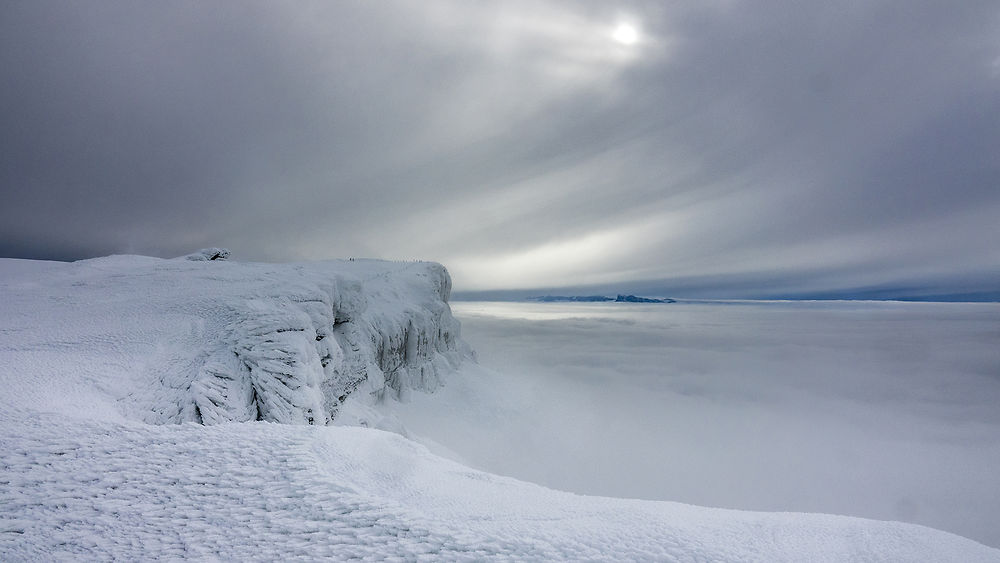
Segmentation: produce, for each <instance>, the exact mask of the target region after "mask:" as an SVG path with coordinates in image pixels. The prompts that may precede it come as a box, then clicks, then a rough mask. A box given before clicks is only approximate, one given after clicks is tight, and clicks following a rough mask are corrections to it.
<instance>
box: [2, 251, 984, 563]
mask: <svg viewBox="0 0 1000 563" xmlns="http://www.w3.org/2000/svg"><path fill="white" fill-rule="evenodd" d="M448 285H449V282H448V277H447V274H446V272H445V271H444V269H443V268H442V267H440V266H438V265H435V264H425V263H385V262H369V261H358V262H331V263H318V264H308V265H307V264H302V265H284V266H279V265H266V264H240V263H233V262H225V261H220V260H218V259H216V260H208V259H206V260H199V261H194V260H159V259H152V258H141V257H109V258H104V259H97V260H89V261H84V262H78V263H73V264H58V263H47V262H30V261H20V260H0V291H2V295H3V299H2V301H0V387H2V389H3V393H2V394H0V456H2V457H0V560H2V561H23V560H32V561H37V560H86V561H90V560H106V559H130V560H136V559H142V560H148V559H155V558H162V559H168V560H178V559H196V560H197V559H202V560H204V559H210V560H218V559H221V560H296V559H297V560H312V559H317V558H334V559H347V558H366V559H375V560H385V559H396V560H419V559H433V560H441V559H444V560H469V561H472V560H484V559H516V560H553V559H568V560H588V559H589V560H597V559H601V560H621V559H632V560H636V559H639V560H648V559H656V560H685V561H688V560H689V561H695V560H713V561H781V560H785V561H803V560H810V561H844V560H898V561H913V560H927V561H1000V552H998V551H997V550H994V549H990V548H987V547H985V546H983V545H980V544H977V543H975V542H973V541H970V540H967V539H964V538H961V537H959V536H956V535H953V534H948V533H945V532H940V531H936V530H932V529H929V528H924V527H920V526H914V525H909V524H901V523H894V522H877V521H870V520H862V519H856V518H846V517H835V516H825V515H809V514H791V513H754V512H740V511H731V510H723V509H708V508H698V507H693V506H688V505H682V504H677V503H670V502H653V501H635V500H624V499H613V498H601V497H586V496H579V495H573V494H569V493H562V492H557V491H553V490H550V489H545V488H543V487H540V486H537V485H532V484H528V483H524V482H520V481H516V480H513V479H510V478H505V477H498V476H495V475H491V474H488V473H484V472H480V471H476V470H472V469H469V468H467V467H464V466H462V465H459V464H457V463H455V462H452V461H448V460H445V459H443V458H440V457H438V456H436V455H434V454H432V453H430V452H429V451H428V450H427V449H426V448H424V447H423V446H421V445H419V444H417V443H414V442H412V441H410V440H407V439H406V438H403V437H402V436H399V435H397V434H391V433H387V432H383V431H380V430H376V429H371V428H358V427H336V426H324V425H323V423H325V422H326V421H327V420H329V419H330V418H331V417H335V416H337V414H338V412H341V410H342V399H341V397H345V395H350V396H351V397H352V399H350V400H348V401H347V402H348V403H350V402H351V401H357V400H358V399H359V398H364V401H362V402H367V404H370V405H377V403H378V402H379V401H380V400H383V401H384V400H387V399H391V398H393V397H397V396H400V395H403V396H405V393H406V392H407V391H409V390H423V391H430V390H433V389H435V388H436V387H437V386H438V385H440V384H441V383H442V382H443V380H444V379H445V378H447V377H449V374H452V375H451V376H450V377H461V371H460V370H461V369H463V368H462V361H463V359H464V358H466V357H468V356H467V355H468V351H467V350H464V349H463V345H462V342H461V340H460V339H459V337H458V326H457V323H455V322H454V321H453V319H452V318H451V316H450V312H449V309H448V305H447V302H446V300H447V297H448V289H449V288H448ZM456 369H457V370H459V371H456ZM452 372H455V373H452ZM310 418H311V419H312V422H313V425H311V426H310V425H308V423H309V422H310ZM338 418H340V417H338ZM268 421H270V422H268ZM275 422H282V423H288V424H275ZM199 423H200V424H199ZM595 446H596V445H595ZM678 455H682V453H680V452H679V454H678ZM820 486H821V485H820Z"/></svg>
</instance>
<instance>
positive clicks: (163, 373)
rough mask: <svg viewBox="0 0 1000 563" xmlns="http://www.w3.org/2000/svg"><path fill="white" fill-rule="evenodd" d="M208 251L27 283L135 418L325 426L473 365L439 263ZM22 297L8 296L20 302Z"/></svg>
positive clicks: (70, 267) (118, 260)
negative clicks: (353, 405)
mask: <svg viewBox="0 0 1000 563" xmlns="http://www.w3.org/2000/svg"><path fill="white" fill-rule="evenodd" d="M208 250H210V251H211V252H208V251H205V252H199V253H196V254H194V255H191V256H189V257H184V258H187V259H178V260H161V259H155V258H147V257H139V256H111V257H107V258H99V259H94V260H87V261H81V262H76V263H73V264H62V265H59V266H52V265H49V266H47V268H48V272H47V274H46V275H45V276H44V277H34V278H32V279H31V280H30V281H27V282H26V283H28V284H29V285H31V286H38V285H41V286H43V288H44V289H45V291H46V292H47V293H48V294H49V295H52V296H55V295H61V296H62V297H60V298H59V299H60V300H61V301H62V305H63V306H61V307H59V308H57V309H55V310H54V311H52V312H51V313H52V314H53V315H59V316H62V317H63V322H59V321H58V320H57V319H53V321H55V323H54V324H55V326H59V327H60V328H61V329H62V330H64V331H66V333H64V334H62V335H61V338H59V340H60V342H62V344H61V345H62V346H73V345H74V344H78V345H79V346H81V347H85V348H90V349H91V350H93V351H94V352H95V353H98V352H101V351H102V350H103V354H101V355H100V358H103V360H102V361H101V362H100V364H103V365H102V366H101V368H99V369H104V370H110V371H112V372H119V373H118V374H117V377H115V378H114V379H115V380H116V384H115V385H113V386H109V387H108V388H107V389H106V390H107V391H108V392H109V393H110V394H111V395H112V398H113V399H114V400H115V401H116V402H117V404H118V407H119V409H120V410H122V412H123V413H124V414H125V415H126V416H129V417H134V418H139V419H141V420H143V421H145V422H149V423H155V424H166V423H179V422H199V423H204V424H217V423H222V422H244V421H253V420H263V421H270V422H278V423H285V424H327V423H330V422H331V421H332V420H333V419H334V418H335V417H336V416H337V414H338V411H339V410H340V408H341V405H342V404H343V403H344V401H345V400H346V399H347V397H349V396H351V397H352V400H353V401H356V402H359V403H361V404H374V403H377V402H379V401H382V400H385V399H386V398H398V397H400V396H401V395H404V394H405V393H407V392H409V391H410V390H422V391H433V390H434V389H436V388H437V387H438V386H439V385H440V384H441V382H442V380H443V378H444V377H446V375H447V374H448V373H449V372H451V371H453V370H454V369H455V368H456V367H457V366H458V365H459V364H460V363H461V362H462V361H463V360H465V359H469V358H470V357H471V351H470V350H469V349H468V347H467V346H466V345H465V344H464V343H463V342H462V341H461V340H460V338H459V324H458V322H457V321H456V320H455V319H454V318H453V317H452V316H451V311H450V309H449V307H448V297H449V294H450V292H451V279H450V277H449V275H448V272H447V270H445V268H444V267H443V266H441V265H440V264H434V263H427V262H384V261H375V260H347V261H331V262H317V263H308V264H287V265H279V264H254V263H237V262H229V261H226V260H225V258H226V257H227V256H228V252H227V251H224V250H221V249H208ZM17 289H18V287H17V285H16V283H15V284H14V285H12V286H10V287H8V292H7V293H9V294H10V295H11V297H13V298H14V299H15V300H16V299H17V298H18V297H19V296H20V295H21V293H20V292H19V291H17ZM35 289H38V288H35ZM28 309H29V310H31V308H30V307H29V308H28ZM34 310H35V311H36V312H37V314H40V315H46V314H47V311H46V310H38V308H35V309H34ZM84 319H85V322H82V323H81V322H75V321H77V320H84ZM51 336H55V335H51V334H48V333H46V334H43V335H39V336H38V340H39V342H38V343H37V348H39V349H44V348H47V347H48V348H51V343H47V342H44V341H43V340H44V339H45V338H48V337H51ZM67 369H87V367H86V366H72V367H71V366H67ZM106 375H107V374H104V375H103V376H102V377H105V376H106Z"/></svg>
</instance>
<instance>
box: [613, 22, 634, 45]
mask: <svg viewBox="0 0 1000 563" xmlns="http://www.w3.org/2000/svg"><path fill="white" fill-rule="evenodd" d="M611 38H612V39H614V40H615V41H617V42H619V43H621V44H622V45H634V44H635V43H636V42H638V41H639V31H638V30H637V29H636V28H635V27H633V26H631V25H629V24H627V23H620V24H618V27H616V28H615V30H614V31H613V32H612V33H611Z"/></svg>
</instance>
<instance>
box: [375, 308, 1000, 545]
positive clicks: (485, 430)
mask: <svg viewBox="0 0 1000 563" xmlns="http://www.w3.org/2000/svg"><path fill="white" fill-rule="evenodd" d="M453 309H454V311H455V314H456V316H457V317H458V318H459V319H460V320H461V321H462V323H463V336H464V338H465V339H466V340H467V341H468V342H469V343H470V344H471V345H472V346H473V348H474V349H475V350H476V351H477V352H478V355H479V362H480V366H478V367H477V366H470V367H468V368H467V369H466V370H465V372H464V374H463V377H455V378H453V379H452V380H451V381H449V383H448V385H447V386H446V387H445V388H444V389H441V390H439V391H438V392H437V393H435V394H431V395H423V394H415V395H414V396H413V397H412V398H411V400H410V401H409V402H407V403H405V404H402V405H398V406H397V407H396V411H395V413H394V414H395V415H396V416H397V417H398V419H399V422H400V423H401V424H402V426H403V427H405V428H406V430H407V431H408V432H409V433H410V434H411V435H412V436H413V437H414V438H416V439H418V440H421V441H423V442H424V443H426V444H428V445H430V446H431V447H432V449H434V450H436V451H438V452H439V453H444V454H446V455H450V456H451V457H453V458H457V459H459V460H461V461H464V462H466V463H469V464H471V465H473V466H475V467H479V468H483V469H487V470H489V471H492V472H497V473H501V474H505V475H510V476H514V477H517V478H521V479H525V480H528V481H532V482H537V483H541V484H543V485H546V486H550V487H554V488H558V489H563V490H568V491H573V492H578V493H585V494H594V495H608V496H616V497H634V498H643V499H663V500H674V501H681V502H687V503H693V504H699V505H707V506H719V507H729V508H741V509H753V510H767V511H803V512H825V513H833V514H848V515H855V516H863V517H869V518H876V519H886V520H902V521H907V522H914V523H919V524H924V525H928V526H932V527H935V528H939V529H943V530H947V531H951V532H955V533H958V534H961V535H964V536H966V537H970V538H973V539H976V540H978V541H980V542H983V543H986V544H988V545H992V546H1000V528H998V527H997V525H996V523H997V522H1000V472H998V471H997V468H998V467H1000V408H998V406H997V405H1000V347H998V346H997V343H998V342H1000V304H996V303H979V304H963V303H951V304H945V303H898V302H681V303H676V304H666V305H636V304H614V303H595V304H582V303H487V302H456V303H453Z"/></svg>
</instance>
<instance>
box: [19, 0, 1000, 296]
mask: <svg viewBox="0 0 1000 563" xmlns="http://www.w3.org/2000/svg"><path fill="white" fill-rule="evenodd" d="M0 10H2V18H0V69H2V71H3V75H4V77H5V81H6V87H5V88H3V89H0V120H2V121H0V187H2V190H3V192H2V197H3V205H2V206H0V252H3V253H4V254H5V255H8V256H25V257H54V258H76V257H85V256H91V255H99V254H106V253H110V252H137V253H148V254H158V255H165V256H167V255H177V254H181V253H185V252H188V251H190V250H191V249H193V248H196V247H201V246H208V245H224V246H229V247H231V248H233V249H234V251H235V253H236V255H237V256H238V257H241V258H244V259H271V260H289V259H299V258H312V259H318V258H327V257H338V256H349V255H372V256H381V257H394V258H426V259H436V260H441V261H443V262H445V263H446V264H447V265H449V267H451V269H452V271H453V273H454V274H455V277H456V284H457V286H459V287H463V286H464V287H467V288H469V289H474V288H477V287H481V288H487V287H491V286H493V287H499V286H515V287H532V286H534V287H539V286H558V285H581V284H596V283H617V282H621V281H623V280H665V283H667V284H668V285H669V281H670V280H671V279H675V278H676V279H678V280H690V279H699V276H715V277H718V276H722V277H726V276H728V277H729V279H732V280H747V283H754V280H762V279H773V278H774V277H775V276H777V277H779V278H781V279H783V280H784V281H785V282H787V283H788V284H792V285H794V284H796V283H799V282H798V281H797V280H803V281H801V284H800V285H801V287H800V289H803V290H827V289H837V288H841V287H852V286H856V287H860V286H865V285H869V286H871V285H878V284H884V283H903V282H906V281H908V280H909V281H912V280H914V279H918V278H919V279H931V278H933V279H945V278H947V277H948V275H954V276H957V277H962V276H963V275H966V277H968V276H974V277H976V279H990V277H989V276H990V275H991V274H996V273H997V272H998V271H1000V251H998V250H997V249H998V248H1000V244H998V243H1000V234H998V230H997V227H996V226H995V224H996V223H997V219H996V218H997V217H998V216H1000V165H998V164H997V163H998V162H1000V159H998V158H997V156H996V152H997V147H1000V39H998V37H1000V16H998V8H997V6H996V4H995V3H993V2H981V3H977V2H962V3H960V4H958V5H956V4H954V3H948V2H865V3H852V4H849V5H844V4H837V3H834V4H828V3H819V2H816V3H808V4H806V3H801V2H788V3H778V2H769V3H765V4H759V3H755V4H751V3H745V4H741V3H737V2H714V3H704V2H691V3H677V4H675V5H664V4H662V3H658V2H651V3H643V2H632V3H623V4H621V5H611V4H608V3H604V2H600V3H597V2H595V3H592V4H584V3H559V2H549V3H544V2H523V3H522V2H505V3H486V2H484V3H477V2H455V3H444V2H431V3H425V2H421V3H365V4H348V3H320V2H317V3H295V4H278V3H225V4H222V3H213V4H205V3H193V2H192V3H179V2H171V3H152V2H150V3H126V2H122V3H113V2H96V3H69V2H66V3H61V2H55V3H49V2H31V3H29V2H23V3H13V4H12V3H8V4H6V5H5V6H4V7H2V8H0ZM619 22H628V23H631V24H632V25H635V26H636V27H637V28H638V29H639V37H640V41H639V42H638V43H637V44H635V45H622V44H619V43H617V42H615V41H614V40H612V39H611V31H612V30H613V29H614V27H615V26H616V25H617V24H618V23H619ZM993 279H995V278H993ZM758 283H761V282H759V281H758ZM942 283H947V282H942Z"/></svg>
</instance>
